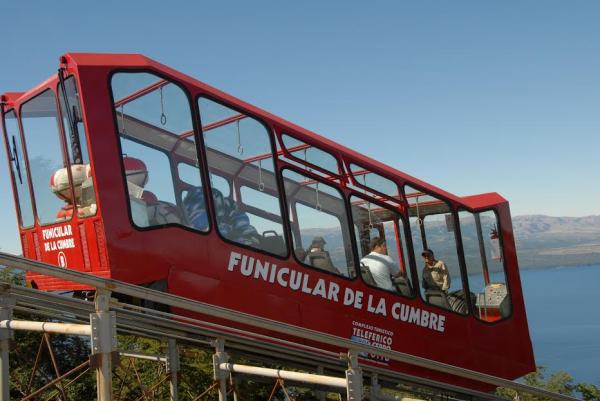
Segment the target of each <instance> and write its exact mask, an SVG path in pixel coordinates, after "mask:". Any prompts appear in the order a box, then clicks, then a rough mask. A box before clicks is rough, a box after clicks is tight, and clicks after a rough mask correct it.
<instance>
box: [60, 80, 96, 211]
mask: <svg viewBox="0 0 600 401" xmlns="http://www.w3.org/2000/svg"><path fill="white" fill-rule="evenodd" d="M58 99H59V102H60V111H61V114H62V120H63V127H64V130H65V133H66V137H67V152H68V154H69V161H70V162H71V173H72V177H73V187H74V190H75V197H76V202H75V203H76V206H77V210H78V215H79V216H80V217H88V216H93V215H95V214H96V209H97V207H96V192H95V190H94V183H93V179H92V174H91V166H90V158H89V154H88V149H87V141H86V134H85V127H84V124H83V115H82V112H81V102H80V101H79V93H78V92H77V85H76V83H75V78H74V77H72V76H71V77H68V78H67V79H65V80H64V87H63V86H62V84H61V85H59V88H58Z"/></svg>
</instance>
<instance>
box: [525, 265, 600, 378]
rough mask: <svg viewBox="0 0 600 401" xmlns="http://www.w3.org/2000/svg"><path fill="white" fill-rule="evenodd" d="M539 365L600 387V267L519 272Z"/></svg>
mask: <svg viewBox="0 0 600 401" xmlns="http://www.w3.org/2000/svg"><path fill="white" fill-rule="evenodd" d="M521 280H522V284H523V292H524V295H525V305H526V308H527V318H528V320H529V331H530V334H531V339H532V342H533V349H534V353H535V357H536V363H537V365H538V366H540V365H541V366H545V367H547V368H548V372H547V373H548V375H549V374H551V373H553V372H556V371H559V370H564V371H566V372H567V373H569V374H571V375H572V376H573V378H574V379H575V381H576V382H586V383H594V384H596V385H598V384H600V307H599V305H598V290H599V289H598V285H599V284H600V265H589V266H577V267H554V268H546V269H531V270H521Z"/></svg>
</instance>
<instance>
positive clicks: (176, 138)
mask: <svg viewBox="0 0 600 401" xmlns="http://www.w3.org/2000/svg"><path fill="white" fill-rule="evenodd" d="M111 84H112V92H113V99H114V107H115V115H116V119H117V126H118V129H119V139H120V141H121V149H122V152H123V154H122V158H123V168H124V175H125V180H126V183H127V191H128V194H129V204H130V209H131V215H132V219H133V222H134V224H135V225H136V226H138V227H155V226H162V225H166V224H179V225H183V226H187V227H190V228H193V229H196V230H199V231H207V230H208V228H209V227H208V224H209V223H208V222H209V219H208V216H207V212H206V204H205V200H204V190H203V186H202V179H201V172H200V167H199V166H200V163H199V158H198V153H197V151H196V143H195V139H194V135H193V123H192V114H191V108H190V103H189V98H188V97H187V96H186V94H185V92H184V91H183V90H182V89H181V88H180V87H179V86H177V85H175V84H174V83H172V82H169V81H167V80H164V79H162V78H160V77H158V76H156V75H153V74H150V73H145V72H135V73H117V74H115V75H114V76H113V77H112V82H111ZM181 166H186V167H183V168H182V167H181ZM181 172H183V175H185V177H180V173H181Z"/></svg>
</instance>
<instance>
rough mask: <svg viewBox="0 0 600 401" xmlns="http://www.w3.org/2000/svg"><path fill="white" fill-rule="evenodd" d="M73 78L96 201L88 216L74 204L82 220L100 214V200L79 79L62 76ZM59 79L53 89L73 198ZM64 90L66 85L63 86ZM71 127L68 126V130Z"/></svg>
mask: <svg viewBox="0 0 600 401" xmlns="http://www.w3.org/2000/svg"><path fill="white" fill-rule="evenodd" d="M58 73H59V74H62V73H63V72H62V70H61V71H59V72H58ZM70 78H73V82H74V86H75V90H76V91H77V95H78V96H79V111H80V113H81V116H80V117H81V123H82V124H83V128H84V131H85V132H84V135H83V140H84V142H85V148H86V151H87V157H88V164H89V166H90V168H91V172H92V181H93V185H94V194H95V197H96V199H95V201H96V213H94V214H92V215H89V216H79V206H77V205H74V206H75V207H74V213H73V217H77V220H78V221H79V220H84V219H88V218H90V217H96V216H99V215H100V214H101V211H100V202H99V201H98V189H97V188H96V185H97V184H96V180H95V179H94V177H93V176H94V168H93V166H94V162H93V160H92V153H91V151H90V149H91V147H90V141H89V135H88V129H87V124H86V122H85V110H84V107H83V103H82V101H81V90H80V86H79V79H78V77H77V75H76V74H74V73H71V74H69V75H67V76H66V77H63V81H64V82H65V84H66V82H67V80H68V79H70ZM60 88H61V80H60V79H59V80H58V82H57V83H56V87H55V88H54V90H55V91H56V103H57V110H58V116H59V119H58V120H59V126H60V128H59V129H60V130H61V131H62V137H63V141H64V149H63V153H64V157H65V158H66V163H67V166H68V169H67V171H68V174H69V179H70V180H71V193H72V196H73V198H74V197H75V186H74V185H73V177H72V172H71V166H72V165H73V164H71V155H70V152H69V144H70V139H69V138H68V135H67V129H66V128H65V124H64V120H65V116H64V115H63V112H62V111H63V110H62V104H61V100H60V98H61V96H62V92H61V89H60ZM65 90H66V87H65ZM70 129H71V128H69V130H70ZM81 142H82V141H81V133H80V136H79V143H80V144H81Z"/></svg>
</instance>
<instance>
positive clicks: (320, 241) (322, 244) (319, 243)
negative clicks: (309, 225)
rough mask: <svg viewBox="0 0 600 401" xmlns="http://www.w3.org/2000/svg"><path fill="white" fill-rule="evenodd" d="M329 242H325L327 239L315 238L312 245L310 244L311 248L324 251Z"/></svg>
mask: <svg viewBox="0 0 600 401" xmlns="http://www.w3.org/2000/svg"><path fill="white" fill-rule="evenodd" d="M326 243H327V242H325V238H323V237H315V238H313V240H312V243H311V244H310V247H311V248H319V249H323V248H324V247H325V244H326Z"/></svg>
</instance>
